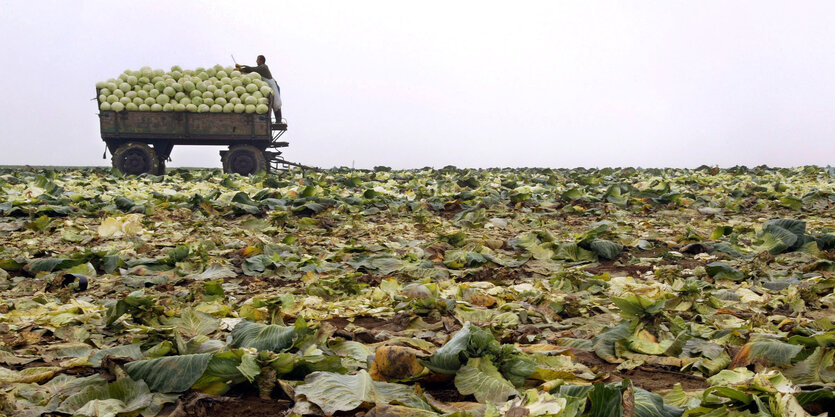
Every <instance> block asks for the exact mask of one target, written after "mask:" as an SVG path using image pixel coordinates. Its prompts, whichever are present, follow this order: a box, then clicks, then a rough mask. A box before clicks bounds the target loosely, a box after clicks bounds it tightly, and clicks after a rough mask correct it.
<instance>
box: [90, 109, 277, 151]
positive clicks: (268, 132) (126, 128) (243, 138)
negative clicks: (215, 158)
mask: <svg viewBox="0 0 835 417" xmlns="http://www.w3.org/2000/svg"><path fill="white" fill-rule="evenodd" d="M99 121H100V127H101V136H102V139H104V140H105V141H107V142H114V141H115V142H125V141H130V140H138V141H141V142H146V143H154V142H156V143H167V144H172V145H235V144H238V143H244V142H245V143H253V142H263V143H269V142H271V141H272V139H273V137H272V129H271V124H270V117H269V115H266V114H252V113H187V112H144V111H143V112H140V111H122V112H118V113H117V112H114V111H102V112H100V114H99Z"/></svg>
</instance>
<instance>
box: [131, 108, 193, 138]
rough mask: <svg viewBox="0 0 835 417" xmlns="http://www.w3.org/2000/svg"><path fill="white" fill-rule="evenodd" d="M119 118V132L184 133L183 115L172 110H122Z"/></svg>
mask: <svg viewBox="0 0 835 417" xmlns="http://www.w3.org/2000/svg"><path fill="white" fill-rule="evenodd" d="M116 117H118V118H119V120H118V123H119V133H123V134H129V133H144V134H148V133H151V134H163V135H182V134H184V133H186V130H185V129H186V124H185V123H184V122H185V115H184V114H183V113H174V112H161V111H160V112H145V111H123V112H119V113H118V114H117V115H116Z"/></svg>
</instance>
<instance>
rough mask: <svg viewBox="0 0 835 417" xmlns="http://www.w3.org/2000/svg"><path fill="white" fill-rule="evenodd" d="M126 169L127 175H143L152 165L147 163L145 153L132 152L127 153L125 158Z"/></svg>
mask: <svg viewBox="0 0 835 417" xmlns="http://www.w3.org/2000/svg"><path fill="white" fill-rule="evenodd" d="M123 161H124V163H123V166H124V169H125V171H127V172H126V173H127V174H141V173H143V172H146V171H147V170H148V169H149V168H148V166H149V165H150V164H149V163H148V161H147V158H146V155H145V153H144V152H142V151H139V150H131V151H129V152H127V153H126V154H125V156H124V160H123Z"/></svg>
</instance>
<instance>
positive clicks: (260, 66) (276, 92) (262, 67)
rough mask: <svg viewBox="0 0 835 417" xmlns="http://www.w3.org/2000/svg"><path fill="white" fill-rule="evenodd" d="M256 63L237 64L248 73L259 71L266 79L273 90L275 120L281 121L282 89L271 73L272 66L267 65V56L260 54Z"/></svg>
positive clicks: (243, 71)
mask: <svg viewBox="0 0 835 417" xmlns="http://www.w3.org/2000/svg"><path fill="white" fill-rule="evenodd" d="M255 63H256V64H257V65H256V66H254V67H250V66H248V65H235V68H237V69H238V70H239V71H241V72H242V73H244V74H248V73H250V72H257V73H258V74H259V75H260V76H261V79H262V80H264V81H265V82H266V83H267V85H269V86H270V88H271V89H272V90H273V96H272V103H271V104H272V108H273V112H275V122H276V123H281V89H280V88H279V87H278V84H276V82H275V80H274V79H273V75H272V73H270V68H269V67H268V66H267V58H264V55H258V57H257V58H255Z"/></svg>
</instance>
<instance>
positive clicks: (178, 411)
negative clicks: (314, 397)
mask: <svg viewBox="0 0 835 417" xmlns="http://www.w3.org/2000/svg"><path fill="white" fill-rule="evenodd" d="M292 406H293V404H292V402H291V401H288V400H274V399H269V400H264V399H261V398H259V397H258V396H257V394H255V393H254V392H248V393H244V394H243V395H241V396H238V397H231V396H215V395H207V394H200V393H197V392H192V393H189V394H187V395H185V396H183V397H182V398H181V399H180V400H179V401H178V402H177V404H175V405H169V406H167V407H166V408H165V409H163V411H162V412H160V413H159V414H157V416H159V417H227V416H228V417H237V416H247V417H274V416H279V415H282V414H283V413H284V412H285V411H287V410H289V409H290V408H291V407H292Z"/></svg>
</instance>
